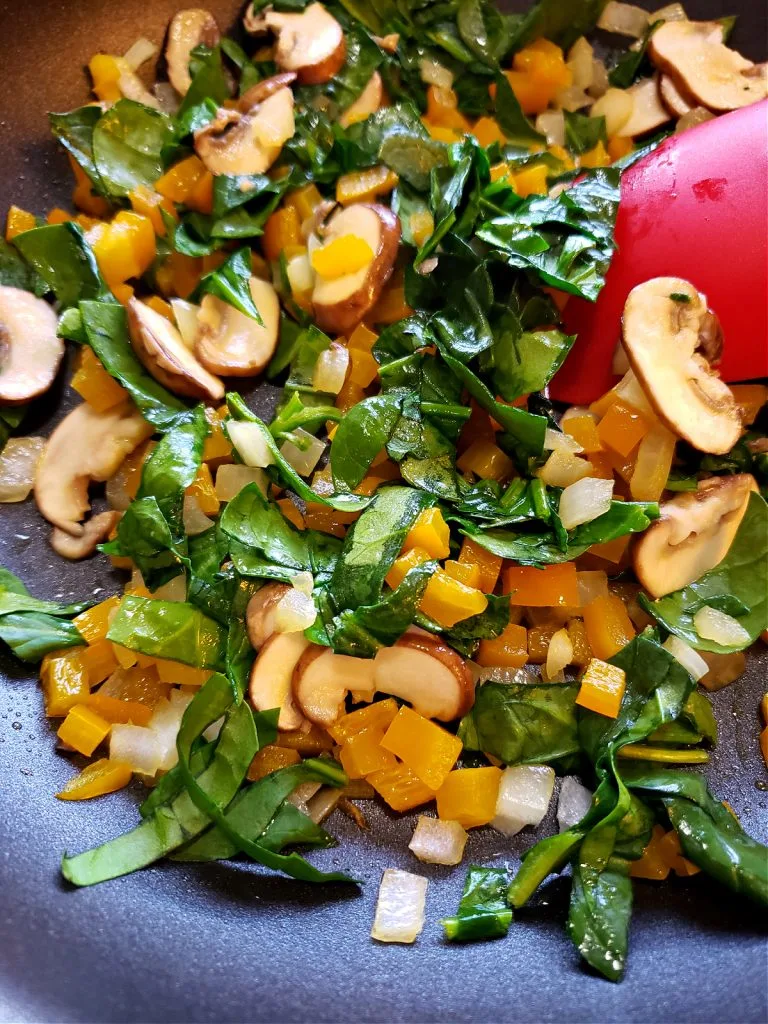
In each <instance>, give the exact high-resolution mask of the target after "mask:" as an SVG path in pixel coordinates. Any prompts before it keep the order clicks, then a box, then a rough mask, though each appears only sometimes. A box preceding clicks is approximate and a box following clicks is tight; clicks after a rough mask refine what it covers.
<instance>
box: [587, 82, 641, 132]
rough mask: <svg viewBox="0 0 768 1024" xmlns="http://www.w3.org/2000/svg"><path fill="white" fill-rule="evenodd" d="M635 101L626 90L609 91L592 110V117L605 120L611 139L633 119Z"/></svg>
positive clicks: (606, 129)
mask: <svg viewBox="0 0 768 1024" xmlns="http://www.w3.org/2000/svg"><path fill="white" fill-rule="evenodd" d="M634 109H635V101H634V99H633V98H632V95H631V93H628V92H627V91H626V89H608V91H607V92H605V93H604V94H603V95H602V96H601V97H600V99H598V100H595V102H594V103H593V104H592V107H591V108H590V111H589V114H590V117H604V118H605V132H606V135H607V136H608V137H609V138H610V137H611V136H613V135H617V134H618V133H619V132H620V131H621V129H622V128H623V127H624V125H625V124H626V123H627V122H628V121H629V119H630V117H632V111H633V110H634Z"/></svg>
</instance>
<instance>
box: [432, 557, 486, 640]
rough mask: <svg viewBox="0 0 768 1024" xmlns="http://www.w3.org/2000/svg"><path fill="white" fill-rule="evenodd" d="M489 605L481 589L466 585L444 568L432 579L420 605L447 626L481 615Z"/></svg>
mask: <svg viewBox="0 0 768 1024" xmlns="http://www.w3.org/2000/svg"><path fill="white" fill-rule="evenodd" d="M487 607H488V598H487V597H486V596H485V594H484V593H483V592H482V591H481V590H476V589H475V588H474V587H465V586H464V584H463V583H459V581H458V580H455V579H452V578H451V577H450V576H449V575H448V574H447V573H445V572H443V570H442V569H438V570H437V572H436V573H435V574H434V576H432V578H431V579H430V581H429V583H428V584H427V587H426V590H425V591H424V596H423V597H422V599H421V604H420V605H419V608H420V610H421V611H423V612H424V614H425V615H428V616H429V618H430V619H432V620H434V621H435V622H437V623H438V625H440V626H445V627H446V628H450V627H451V626H455V625H456V623H457V622H461V621H462V619H468V618H470V617H471V616H473V615H479V614H480V613H481V612H484V611H485V609H486V608H487Z"/></svg>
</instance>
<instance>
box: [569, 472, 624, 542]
mask: <svg viewBox="0 0 768 1024" xmlns="http://www.w3.org/2000/svg"><path fill="white" fill-rule="evenodd" d="M613 484H614V481H613V480H601V479H599V478H598V477H593V476H588V477H584V478H583V479H582V480H577V481H576V483H573V484H569V486H568V487H566V488H565V490H564V491H563V493H562V494H561V495H560V505H559V507H558V514H559V516H560V518H561V519H562V521H563V526H564V527H565V528H566V530H572V529H573V528H574V527H575V526H581V524H582V523H591V522H592V520H593V519H597V517H598V516H601V515H603V514H604V513H605V512H608V511H609V509H610V507H611V500H612V498H613Z"/></svg>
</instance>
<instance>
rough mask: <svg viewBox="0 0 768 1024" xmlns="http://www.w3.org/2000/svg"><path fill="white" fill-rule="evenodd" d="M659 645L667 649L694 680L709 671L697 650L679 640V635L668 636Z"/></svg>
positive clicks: (697, 679)
mask: <svg viewBox="0 0 768 1024" xmlns="http://www.w3.org/2000/svg"><path fill="white" fill-rule="evenodd" d="M661 646H662V647H663V648H664V649H665V650H667V651H669V653H670V654H671V655H672V657H673V658H674V659H675V660H676V661H679V662H680V664H681V665H682V666H683V668H684V669H685V670H686V672H688V673H689V675H691V676H692V677H693V678H694V679H695V680H696V682H698V681H699V680H700V679H701V678H702V676H705V675H706V674H707V672H709V665H708V664H707V663H706V661H704V659H703V658H702V656H701V655H700V654H699V652H698V651H695V650H694V649H693V648H692V647H690V646H689V645H688V644H687V643H686V642H685V641H684V640H681V639H680V637H679V636H668V637H667V639H666V640H665V641H664V643H663V644H662V645H661Z"/></svg>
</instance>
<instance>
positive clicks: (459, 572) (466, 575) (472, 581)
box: [443, 558, 482, 590]
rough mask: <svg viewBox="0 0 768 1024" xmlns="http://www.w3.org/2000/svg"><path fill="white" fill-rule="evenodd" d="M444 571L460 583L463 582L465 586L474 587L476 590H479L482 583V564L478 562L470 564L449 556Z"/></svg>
mask: <svg viewBox="0 0 768 1024" xmlns="http://www.w3.org/2000/svg"><path fill="white" fill-rule="evenodd" d="M443 572H445V574H446V575H447V576H450V577H451V579H454V580H458V581H459V583H463V584H464V586H465V587H472V588H474V589H475V590H479V589H480V586H481V583H482V576H481V574H480V566H479V565H477V564H474V565H472V564H468V563H467V562H456V561H454V560H453V559H451V558H449V559H448V561H447V562H446V563H445V565H444V566H443Z"/></svg>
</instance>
